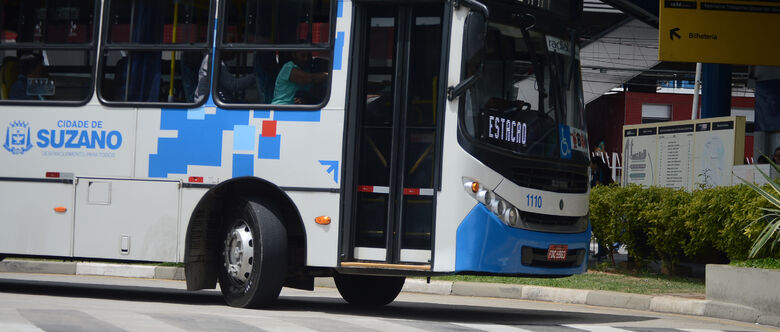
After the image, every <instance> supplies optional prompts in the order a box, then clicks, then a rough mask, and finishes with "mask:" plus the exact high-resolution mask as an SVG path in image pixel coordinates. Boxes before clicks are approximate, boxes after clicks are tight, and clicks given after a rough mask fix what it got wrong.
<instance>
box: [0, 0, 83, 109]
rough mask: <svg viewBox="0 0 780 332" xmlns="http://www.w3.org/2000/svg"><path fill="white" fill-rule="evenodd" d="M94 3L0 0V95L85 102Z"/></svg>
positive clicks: (12, 98)
mask: <svg viewBox="0 0 780 332" xmlns="http://www.w3.org/2000/svg"><path fill="white" fill-rule="evenodd" d="M98 8H99V6H98V2H97V1H95V0H73V1H68V2H64V1H58V2H53V3H49V2H47V1H44V0H6V1H2V2H0V25H2V26H0V31H1V32H2V33H0V46H2V47H0V58H2V59H3V64H2V78H1V79H2V82H1V83H2V84H1V85H0V87H1V88H2V89H1V91H0V97H2V98H1V99H2V100H3V101H23V102H25V103H35V102H42V101H43V102H46V101H54V102H59V103H63V102H64V103H67V104H73V103H77V104H82V103H86V102H87V101H88V100H89V98H90V97H91V96H92V84H93V75H92V72H93V68H94V35H95V30H94V29H95V18H96V16H97V9H98ZM52 44H56V45H58V46H57V47H56V48H55V47H53V46H51V45H52ZM63 45H64V47H63Z"/></svg>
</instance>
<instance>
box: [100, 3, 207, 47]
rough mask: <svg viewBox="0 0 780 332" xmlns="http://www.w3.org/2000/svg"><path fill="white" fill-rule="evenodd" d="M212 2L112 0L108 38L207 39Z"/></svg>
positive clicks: (152, 41)
mask: <svg viewBox="0 0 780 332" xmlns="http://www.w3.org/2000/svg"><path fill="white" fill-rule="evenodd" d="M209 5H210V2H209V0H180V1H159V0H132V1H112V2H111V8H110V13H109V18H108V20H109V21H108V24H109V28H108V36H107V38H108V42H109V43H141V44H172V43H176V44H198V43H205V42H206V40H207V37H208V32H209V27H208V24H209ZM174 31H175V32H176V33H175V34H174Z"/></svg>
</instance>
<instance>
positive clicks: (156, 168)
mask: <svg viewBox="0 0 780 332" xmlns="http://www.w3.org/2000/svg"><path fill="white" fill-rule="evenodd" d="M187 113H188V112H183V111H182V110H180V109H162V110H161V119H160V129H162V130H176V131H177V135H176V137H161V138H158V139H157V153H156V154H151V155H149V177H155V178H165V177H168V175H169V174H187V166H189V165H201V166H221V164H222V134H223V132H224V131H226V130H227V131H230V130H233V129H234V128H235V126H236V125H248V124H249V112H247V111H245V110H243V111H233V110H223V109H220V108H217V109H216V113H215V114H204V120H189V119H187Z"/></svg>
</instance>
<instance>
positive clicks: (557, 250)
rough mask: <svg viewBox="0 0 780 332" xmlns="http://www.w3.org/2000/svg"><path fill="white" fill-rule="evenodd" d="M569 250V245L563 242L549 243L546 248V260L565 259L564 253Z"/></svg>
mask: <svg viewBox="0 0 780 332" xmlns="http://www.w3.org/2000/svg"><path fill="white" fill-rule="evenodd" d="M568 251H569V246H568V245H565V244H551V245H550V247H549V248H547V260H548V261H565V260H566V254H567V253H568Z"/></svg>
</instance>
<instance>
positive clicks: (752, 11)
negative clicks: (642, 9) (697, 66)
mask: <svg viewBox="0 0 780 332" xmlns="http://www.w3.org/2000/svg"><path fill="white" fill-rule="evenodd" d="M660 5H661V6H660V23H659V28H658V39H659V45H658V46H659V55H658V58H659V59H660V60H662V61H680V62H704V63H724V64H743V65H766V66H780V56H778V54H779V53H778V52H780V33H779V32H780V1H776V0H774V1H746V0H695V1H672V0H661V4H660Z"/></svg>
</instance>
